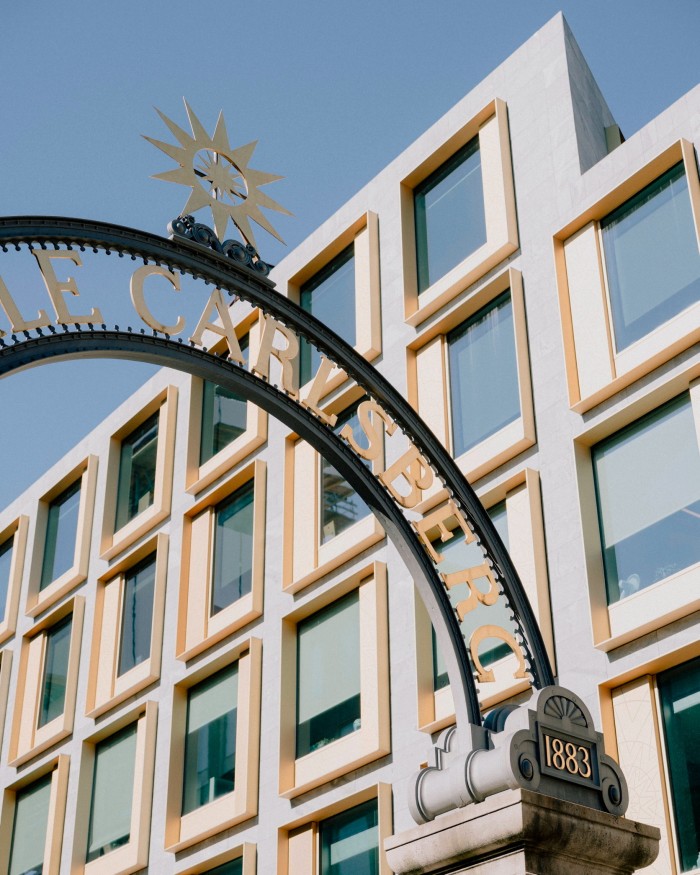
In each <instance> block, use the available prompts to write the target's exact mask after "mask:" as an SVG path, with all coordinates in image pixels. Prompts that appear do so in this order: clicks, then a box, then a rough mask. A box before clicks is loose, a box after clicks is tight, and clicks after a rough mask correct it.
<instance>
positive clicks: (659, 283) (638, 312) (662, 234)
mask: <svg viewBox="0 0 700 875" xmlns="http://www.w3.org/2000/svg"><path fill="white" fill-rule="evenodd" d="M600 227H601V232H602V237H603V248H604V253H605V266H606V271H607V279H608V289H609V293H610V309H611V311H612V322H613V328H614V335H615V344H616V347H617V349H618V351H619V350H623V349H625V348H626V347H628V346H630V345H631V344H633V343H635V342H636V341H637V340H639V339H640V338H642V337H644V335H646V334H649V332H651V331H653V330H654V329H655V328H657V327H658V326H659V325H661V324H662V323H664V322H667V321H668V320H669V319H671V318H673V317H674V316H676V315H677V314H678V313H680V312H682V311H683V310H685V309H686V308H687V307H689V306H691V304H694V303H695V302H696V301H698V300H700V253H699V252H698V241H697V237H696V234H695V225H694V222H693V214H692V210H691V205H690V196H689V193H688V180H687V178H686V174H685V168H684V166H683V163H682V162H680V163H679V164H676V165H675V167H672V168H671V169H670V170H668V171H667V172H666V173H664V174H663V176H661V177H659V178H658V179H656V180H655V181H654V182H652V183H651V184H650V185H647V186H646V187H645V188H643V189H642V190H641V191H640V192H638V193H637V194H636V195H635V196H634V197H633V198H631V199H630V200H628V201H627V202H626V203H624V204H622V206H620V207H618V208H617V209H616V210H614V212H612V213H610V214H609V215H608V216H606V218H605V219H603V220H602V221H601V223H600Z"/></svg>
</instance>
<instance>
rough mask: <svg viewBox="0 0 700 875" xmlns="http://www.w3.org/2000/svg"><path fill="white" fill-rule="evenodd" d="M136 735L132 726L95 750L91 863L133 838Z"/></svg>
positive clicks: (89, 860)
mask: <svg viewBox="0 0 700 875" xmlns="http://www.w3.org/2000/svg"><path fill="white" fill-rule="evenodd" d="M136 731H137V724H136V723H133V724H131V725H130V726H127V727H126V729H122V730H121V732H117V733H116V734H115V735H113V736H111V737H110V738H106V739H105V740H104V741H101V742H100V743H99V744H98V745H97V746H96V747H95V768H94V772H93V778H92V803H91V805H90V822H89V827H88V847H87V860H86V861H87V862H88V863H90V862H91V861H92V860H96V859H97V858H98V857H103V856H104V855H105V854H109V853H110V851H114V850H116V849H117V848H120V847H122V846H123V845H125V844H127V842H128V841H129V839H130V837H131V804H132V799H133V795H134V772H135V767H136Z"/></svg>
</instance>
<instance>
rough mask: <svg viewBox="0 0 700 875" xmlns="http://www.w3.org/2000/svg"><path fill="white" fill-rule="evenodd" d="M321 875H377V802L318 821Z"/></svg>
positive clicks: (372, 800)
mask: <svg viewBox="0 0 700 875" xmlns="http://www.w3.org/2000/svg"><path fill="white" fill-rule="evenodd" d="M320 838H321V875H378V873H379V823H378V817H377V801H376V799H371V800H369V801H368V802H363V803H362V804H361V805H356V806H355V807H354V808H351V809H350V810H349V811H343V812H342V813H341V814H336V815H335V816H334V817H329V818H328V819H327V820H323V821H321V824H320Z"/></svg>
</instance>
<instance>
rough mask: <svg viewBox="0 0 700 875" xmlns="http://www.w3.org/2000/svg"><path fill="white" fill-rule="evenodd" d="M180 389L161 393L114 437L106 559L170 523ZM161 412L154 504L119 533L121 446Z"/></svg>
mask: <svg viewBox="0 0 700 875" xmlns="http://www.w3.org/2000/svg"><path fill="white" fill-rule="evenodd" d="M177 397H178V393H177V389H176V387H175V386H168V387H166V388H165V389H163V390H162V391H160V392H159V393H158V394H157V395H156V396H155V397H154V398H152V399H151V401H149V402H148V404H146V405H145V406H144V407H143V408H141V410H139V412H138V413H136V414H135V415H134V416H132V417H130V418H129V420H128V421H127V422H125V423H124V425H122V426H121V428H119V429H118V430H117V431H116V432H115V433H114V434H113V435H112V438H111V440H110V445H109V456H108V461H107V483H106V486H105V493H104V494H105V503H104V514H103V519H102V540H101V547H100V554H101V558H102V559H107V560H111V559H114V557H115V556H117V555H118V554H119V553H121V551H122V550H125V549H126V548H127V547H129V546H131V544H133V543H134V542H135V541H137V540H138V539H139V538H141V537H143V535H145V534H146V533H147V532H149V531H150V530H151V529H153V528H154V527H155V526H157V525H158V523H161V522H163V520H165V519H167V517H168V516H169V514H170V507H171V501H172V492H173V463H174V458H175V426H176V419H177ZM156 412H158V414H159V416H158V449H157V452H156V476H155V490H154V496H153V504H151V505H150V507H147V508H145V509H144V510H143V511H141V513H139V514H137V515H136V516H135V517H134V518H133V519H131V520H129V522H128V523H126V524H125V525H123V526H122V527H121V528H120V529H118V530H117V531H115V530H114V520H115V514H116V511H117V486H118V484H119V465H120V456H121V445H122V441H123V440H124V438H127V437H129V435H130V434H132V432H133V431H134V430H135V429H137V428H138V427H139V426H140V425H141V423H143V422H145V421H146V420H147V419H148V418H149V416H152V415H153V414H154V413H156Z"/></svg>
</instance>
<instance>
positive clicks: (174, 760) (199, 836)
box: [165, 638, 262, 853]
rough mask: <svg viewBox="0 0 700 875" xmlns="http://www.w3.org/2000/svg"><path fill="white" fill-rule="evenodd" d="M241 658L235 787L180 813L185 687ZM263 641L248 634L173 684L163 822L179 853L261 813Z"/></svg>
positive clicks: (169, 841) (172, 849) (169, 845)
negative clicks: (164, 818)
mask: <svg viewBox="0 0 700 875" xmlns="http://www.w3.org/2000/svg"><path fill="white" fill-rule="evenodd" d="M234 662H238V703H237V709H238V719H237V724H236V780H235V786H234V789H233V790H232V792H231V793H226V794H225V795H224V796H220V797H219V798H218V799H215V800H214V801H213V802H210V803H208V804H207V805H202V806H201V807H200V808H197V809H195V810H194V811H191V812H190V813H189V814H184V815H183V814H181V811H182V787H183V778H184V760H185V734H186V731H187V726H186V724H187V693H188V690H189V689H190V688H191V687H193V686H195V685H196V684H198V683H199V682H200V681H204V680H207V679H208V678H209V677H211V676H213V675H215V674H216V673H217V672H218V671H220V670H221V669H224V668H226V667H228V666H229V665H232V664H233V663H234ZM261 680H262V641H261V640H260V639H259V638H249V639H247V640H246V641H243V642H242V643H240V644H238V645H237V646H236V647H235V648H234V649H232V650H229V651H227V652H226V653H224V654H221V655H219V656H217V657H216V658H215V659H213V660H211V661H210V662H209V663H207V664H206V665H204V666H201V667H200V668H198V669H197V670H196V671H194V672H192V673H191V674H189V675H188V676H187V677H186V678H184V679H183V680H182V681H181V682H180V683H178V684H176V686H175V687H174V690H173V716H172V733H171V741H170V776H169V779H168V796H167V802H166V806H167V811H166V826H165V849H166V850H167V851H170V852H172V853H177V852H178V851H181V850H183V849H184V848H189V847H190V846H192V845H195V844H197V843H199V842H202V841H204V840H205V839H208V838H210V837H211V836H213V835H216V834H217V833H220V832H222V831H223V830H225V829H229V828H230V827H232V826H235V825H236V824H239V823H242V822H243V821H245V820H249V819H250V818H252V817H255V815H256V814H257V813H258V773H259V760H260V697H261Z"/></svg>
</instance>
